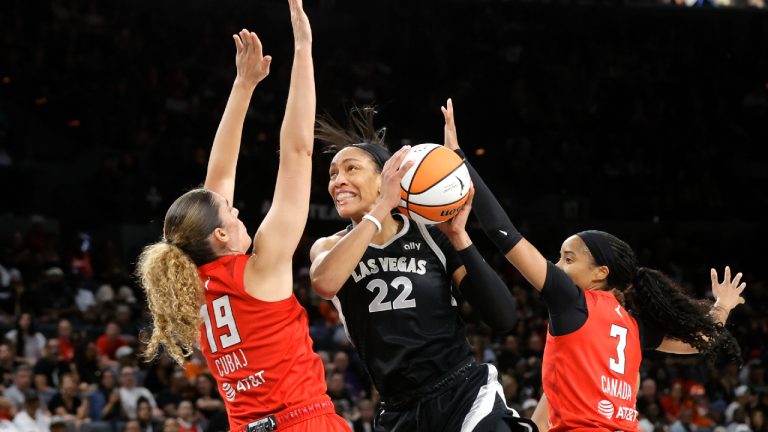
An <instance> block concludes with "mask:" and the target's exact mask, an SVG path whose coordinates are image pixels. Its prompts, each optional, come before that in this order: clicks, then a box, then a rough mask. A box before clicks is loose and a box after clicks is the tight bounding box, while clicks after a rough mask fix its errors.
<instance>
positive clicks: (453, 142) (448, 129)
mask: <svg viewBox="0 0 768 432" xmlns="http://www.w3.org/2000/svg"><path fill="white" fill-rule="evenodd" d="M445 105H446V106H444V107H443V106H441V107H440V111H442V112H443V117H444V118H445V128H444V141H443V145H445V146H446V147H448V148H449V149H451V150H458V149H459V135H458V134H457V133H456V120H455V118H454V116H453V101H452V100H451V99H450V98H448V102H446V104H445ZM446 107H447V108H446Z"/></svg>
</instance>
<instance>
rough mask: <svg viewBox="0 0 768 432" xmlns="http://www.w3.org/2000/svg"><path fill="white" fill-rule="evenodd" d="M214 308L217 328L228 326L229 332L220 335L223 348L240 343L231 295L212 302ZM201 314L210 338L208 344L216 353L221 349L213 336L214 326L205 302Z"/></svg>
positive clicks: (206, 333) (207, 335) (206, 332)
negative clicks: (230, 301)
mask: <svg viewBox="0 0 768 432" xmlns="http://www.w3.org/2000/svg"><path fill="white" fill-rule="evenodd" d="M211 306H212V308H213V318H214V321H216V328H217V329H220V328H222V327H225V326H226V327H227V334H223V335H221V336H219V342H221V348H222V349H223V348H229V347H231V346H233V345H237V344H239V343H240V332H238V331H237V325H236V324H235V316H234V315H233V314H232V305H231V304H229V296H228V295H224V296H221V297H219V298H217V299H216V300H214V301H212V302H211ZM200 316H201V317H203V324H205V335H206V337H207V338H208V345H209V346H210V347H211V352H212V353H215V352H216V351H218V350H219V348H218V346H217V345H216V340H215V338H214V337H213V327H212V326H211V315H210V314H209V313H208V305H207V304H204V305H202V306H201V307H200Z"/></svg>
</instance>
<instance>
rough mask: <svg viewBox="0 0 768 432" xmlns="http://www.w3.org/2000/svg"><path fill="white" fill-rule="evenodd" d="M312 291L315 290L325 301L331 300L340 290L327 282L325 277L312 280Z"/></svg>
mask: <svg viewBox="0 0 768 432" xmlns="http://www.w3.org/2000/svg"><path fill="white" fill-rule="evenodd" d="M312 289H313V290H315V292H316V293H317V295H319V296H320V297H322V298H324V299H325V300H331V299H332V298H334V297H335V296H336V293H337V292H338V291H339V288H338V287H336V286H335V284H333V283H331V282H330V281H328V280H325V278H323V277H313V278H312Z"/></svg>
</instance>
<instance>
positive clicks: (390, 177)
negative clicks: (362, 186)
mask: <svg viewBox="0 0 768 432" xmlns="http://www.w3.org/2000/svg"><path fill="white" fill-rule="evenodd" d="M410 151H411V146H404V147H402V148H401V149H400V150H398V151H396V152H395V154H393V155H392V157H391V158H389V160H388V161H387V162H386V163H385V164H384V167H383V168H382V169H381V190H380V192H379V200H378V202H379V203H380V204H381V205H384V206H386V207H387V209H393V208H395V207H397V206H398V205H399V204H400V199H401V198H400V190H401V189H402V186H400V182H401V181H402V180H403V177H404V176H405V173H407V172H408V170H409V169H410V168H411V167H412V166H413V163H414V162H413V161H412V160H411V161H408V162H406V163H405V164H403V160H405V157H406V156H407V155H408V153H409V152H410ZM401 165H402V166H401Z"/></svg>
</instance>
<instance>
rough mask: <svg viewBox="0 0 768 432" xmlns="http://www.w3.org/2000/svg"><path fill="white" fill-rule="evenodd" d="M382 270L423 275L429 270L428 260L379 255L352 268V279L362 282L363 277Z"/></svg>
mask: <svg viewBox="0 0 768 432" xmlns="http://www.w3.org/2000/svg"><path fill="white" fill-rule="evenodd" d="M380 272H385V273H386V272H401V273H414V274H419V275H423V274H425V273H426V272H427V260H425V259H418V258H413V257H403V256H401V257H398V258H392V257H379V258H371V259H368V260H364V261H360V262H359V263H358V265H357V269H355V270H352V279H354V281H355V282H360V281H361V280H362V279H363V278H365V277H367V276H370V275H374V274H377V273H380Z"/></svg>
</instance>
